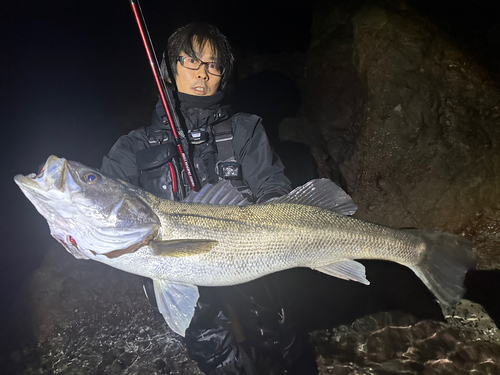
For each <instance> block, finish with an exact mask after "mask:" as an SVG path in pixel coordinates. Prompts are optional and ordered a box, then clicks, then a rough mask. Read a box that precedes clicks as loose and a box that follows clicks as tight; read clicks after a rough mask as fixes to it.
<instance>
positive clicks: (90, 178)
mask: <svg viewBox="0 0 500 375" xmlns="http://www.w3.org/2000/svg"><path fill="white" fill-rule="evenodd" d="M100 180H101V176H100V175H98V174H97V173H94V172H89V173H85V174H84V175H83V181H84V182H86V183H87V184H95V183H97V182H99V181H100Z"/></svg>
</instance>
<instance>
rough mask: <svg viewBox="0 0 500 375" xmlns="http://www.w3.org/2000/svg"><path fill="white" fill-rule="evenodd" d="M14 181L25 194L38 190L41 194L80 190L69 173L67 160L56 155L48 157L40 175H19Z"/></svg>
mask: <svg viewBox="0 0 500 375" xmlns="http://www.w3.org/2000/svg"><path fill="white" fill-rule="evenodd" d="M14 181H15V182H16V184H17V185H18V186H19V187H20V188H21V190H23V192H34V191H36V190H38V191H39V192H48V191H50V190H59V191H60V192H64V191H65V190H66V189H70V190H75V189H79V188H78V185H77V184H75V183H74V181H73V179H72V177H71V174H70V173H69V169H68V162H67V160H66V159H64V158H58V157H57V156H54V155H51V156H49V157H48V159H47V161H46V162H45V164H44V165H43V167H42V169H41V171H40V172H39V173H38V174H35V173H30V174H28V175H26V176H23V175H17V176H15V177H14Z"/></svg>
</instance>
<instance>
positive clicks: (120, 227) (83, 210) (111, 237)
mask: <svg viewBox="0 0 500 375" xmlns="http://www.w3.org/2000/svg"><path fill="white" fill-rule="evenodd" d="M14 180H15V182H16V183H17V184H18V185H19V187H20V188H21V190H22V191H23V193H24V194H25V195H26V197H27V198H28V199H29V200H30V201H31V202H32V203H33V205H34V206H35V207H36V209H37V210H38V212H39V213H40V214H41V215H43V216H44V217H45V219H47V222H48V224H49V227H50V231H51V234H52V236H53V237H54V238H55V239H56V240H58V241H59V242H60V243H61V244H62V245H63V246H64V247H65V248H66V250H68V251H69V252H70V253H71V254H73V255H74V256H75V257H76V258H79V259H92V260H96V261H99V262H102V263H105V264H108V265H110V266H112V267H115V268H118V269H120V270H123V271H126V272H130V273H134V274H137V275H141V276H146V277H150V278H151V279H153V282H154V289H155V296H156V300H157V303H158V307H159V310H160V312H161V313H162V314H163V316H164V318H165V320H166V322H167V323H168V325H169V326H170V328H172V330H174V331H175V332H177V333H178V334H180V335H184V333H185V330H186V329H187V327H188V326H189V323H190V321H191V318H192V316H193V314H194V308H195V305H196V303H197V300H198V297H199V295H198V288H197V286H225V285H235V284H239V283H243V282H247V281H250V280H253V279H256V278H259V277H261V276H264V275H267V274H270V273H273V272H277V271H281V270H285V269H290V268H293V267H309V268H312V269H314V270H317V271H319V272H323V273H325V274H328V275H331V276H334V277H338V278H342V279H346V280H353V281H357V282H360V283H363V284H369V282H368V280H367V279H366V276H365V268H364V266H363V265H362V264H361V263H359V262H357V261H355V260H354V259H381V260H387V261H392V262H397V263H399V264H402V265H404V266H407V267H409V268H411V269H412V270H413V271H414V272H415V273H416V274H417V276H418V277H419V278H420V279H421V280H422V281H423V282H424V283H425V285H427V287H428V288H429V289H430V290H431V291H432V292H433V293H434V294H435V296H436V297H437V298H438V299H439V301H440V302H442V303H444V304H454V303H456V302H457V301H458V300H459V299H460V298H461V296H462V295H463V293H464V288H463V279H464V277H465V273H466V272H467V270H469V269H472V268H475V265H476V262H475V255H474V251H473V247H472V244H471V243H470V242H469V241H467V240H466V239H464V238H462V237H460V236H455V235H451V234H448V233H427V232H420V231H417V230H399V229H392V228H388V227H384V226H381V225H377V224H373V223H369V222H366V221H362V220H359V219H355V218H353V217H351V216H349V215H351V214H353V213H354V211H355V210H356V205H355V204H354V203H353V201H352V200H351V198H350V197H349V196H348V195H347V194H346V193H344V192H343V190H341V189H340V188H338V187H337V185H335V184H334V183H333V182H331V181H329V180H327V179H318V180H313V181H310V182H308V183H306V184H305V185H303V186H301V187H298V188H297V189H295V190H293V191H292V192H290V193H289V194H288V195H286V196H283V197H280V198H277V199H274V200H273V201H270V202H267V203H263V204H255V205H252V204H246V203H247V202H245V201H244V199H243V198H242V197H241V196H240V195H239V194H236V193H235V190H234V189H232V186H231V184H230V183H229V182H227V181H221V182H219V183H218V184H216V185H215V186H213V187H210V186H207V187H205V188H204V189H203V190H202V191H201V192H199V193H197V194H192V195H190V197H189V199H188V200H187V201H185V202H174V201H170V200H165V199H161V198H158V197H156V196H154V195H152V194H149V193H148V192H146V191H144V190H141V189H139V188H138V187H136V186H133V185H131V184H129V183H126V182H124V181H121V180H119V179H114V178H111V177H108V176H106V175H104V174H102V173H100V172H99V171H97V170H95V169H92V168H89V167H86V166H84V165H82V164H80V163H77V162H73V161H67V160H65V159H62V158H57V157H55V156H50V157H49V158H48V159H47V162H46V163H45V166H44V168H43V171H42V172H41V173H40V174H38V175H35V174H30V175H27V176H23V175H17V176H15V177H14Z"/></svg>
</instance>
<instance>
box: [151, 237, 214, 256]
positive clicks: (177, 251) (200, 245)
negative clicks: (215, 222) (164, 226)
mask: <svg viewBox="0 0 500 375" xmlns="http://www.w3.org/2000/svg"><path fill="white" fill-rule="evenodd" d="M218 243H219V242H217V241H212V240H189V239H187V240H186V239H183V240H171V241H151V242H150V243H149V246H151V248H152V249H153V251H154V253H155V255H161V256H168V257H179V258H180V257H186V256H190V255H196V254H203V253H208V252H209V251H210V250H212V249H213V248H214V247H215V246H217V244H218Z"/></svg>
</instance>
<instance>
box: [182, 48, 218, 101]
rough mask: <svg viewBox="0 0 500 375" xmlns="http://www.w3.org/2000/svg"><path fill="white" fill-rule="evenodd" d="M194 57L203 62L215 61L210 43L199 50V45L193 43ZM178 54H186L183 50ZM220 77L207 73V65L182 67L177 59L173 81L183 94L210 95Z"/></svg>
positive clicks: (214, 90)
mask: <svg viewBox="0 0 500 375" xmlns="http://www.w3.org/2000/svg"><path fill="white" fill-rule="evenodd" d="M193 47H194V51H195V52H196V57H197V58H198V59H199V60H201V61H203V62H213V61H215V56H214V55H213V53H212V48H211V46H210V44H208V43H207V44H205V47H204V48H203V49H202V50H201V51H200V49H199V46H197V45H194V46H193ZM180 56H187V54H186V53H185V52H184V51H181V54H180ZM220 81H221V77H218V76H215V75H213V74H209V73H208V72H207V66H206V65H205V64H204V65H202V66H201V67H200V69H198V70H191V69H187V68H185V67H183V66H182V65H181V63H180V62H179V61H177V75H176V76H175V83H176V84H177V90H178V91H179V92H182V93H184V94H189V95H197V96H210V95H214V94H215V93H216V92H217V89H218V88H219V85H220Z"/></svg>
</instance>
